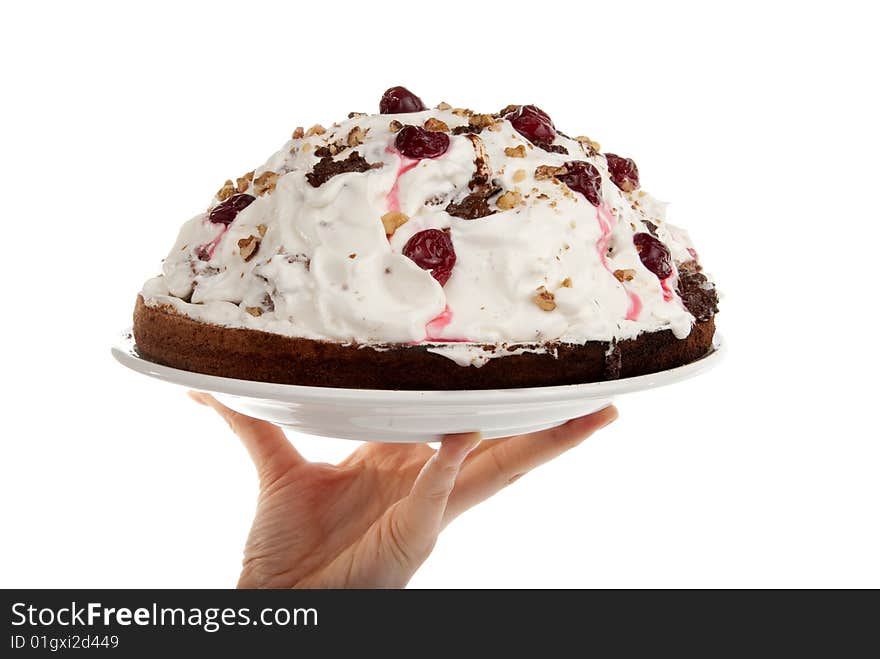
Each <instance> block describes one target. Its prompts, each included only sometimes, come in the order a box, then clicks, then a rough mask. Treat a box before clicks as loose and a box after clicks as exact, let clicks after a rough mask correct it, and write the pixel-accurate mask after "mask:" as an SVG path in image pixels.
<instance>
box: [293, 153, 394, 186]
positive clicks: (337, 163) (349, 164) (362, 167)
mask: <svg viewBox="0 0 880 659" xmlns="http://www.w3.org/2000/svg"><path fill="white" fill-rule="evenodd" d="M381 166H382V163H374V164H370V163H368V162H367V161H366V160H365V159H364V157H363V156H362V155H361V154H360V153H359V152H357V151H352V152H351V153H349V154H348V158H345V159H344V160H333V158H331V157H324V158H321V159H320V160H319V161H318V162H317V163H315V166H314V168H313V169H312V171H310V172H309V173H308V174H306V180H307V181H308V182H309V185H311V186H312V187H313V188H319V187H321V186H322V185H323V184H324V183H326V182H327V181H329V180H330V179H331V178H333V177H334V176H336V175H337V174H346V173H348V172H366V171H368V170H370V169H375V168H376V167H381Z"/></svg>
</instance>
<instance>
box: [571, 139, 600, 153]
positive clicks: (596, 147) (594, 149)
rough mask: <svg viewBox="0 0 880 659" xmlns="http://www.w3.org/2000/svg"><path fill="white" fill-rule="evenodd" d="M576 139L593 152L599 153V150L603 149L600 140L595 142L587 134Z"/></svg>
mask: <svg viewBox="0 0 880 659" xmlns="http://www.w3.org/2000/svg"><path fill="white" fill-rule="evenodd" d="M574 139H575V140H577V141H578V142H580V144H581V146H583V147H584V148H585V149H588V150H589V151H592V152H593V153H599V151H601V150H602V146H601V145H600V144H599V143H598V142H594V141H593V140H591V139H590V138H589V137H587V136H586V135H578V136H577V137H576V138H574Z"/></svg>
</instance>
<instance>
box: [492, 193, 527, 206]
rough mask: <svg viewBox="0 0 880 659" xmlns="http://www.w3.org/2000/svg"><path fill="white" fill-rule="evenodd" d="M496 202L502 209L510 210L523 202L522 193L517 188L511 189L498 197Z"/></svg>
mask: <svg viewBox="0 0 880 659" xmlns="http://www.w3.org/2000/svg"><path fill="white" fill-rule="evenodd" d="M495 203H496V204H497V205H498V208H500V209H501V210H503V211H509V210H510V209H511V208H516V207H517V206H519V205H520V204H521V203H522V195H521V194H520V193H519V192H516V191H515V190H510V191H508V192H505V193H504V194H503V195H501V196H500V197H498V199H497V200H496V201H495Z"/></svg>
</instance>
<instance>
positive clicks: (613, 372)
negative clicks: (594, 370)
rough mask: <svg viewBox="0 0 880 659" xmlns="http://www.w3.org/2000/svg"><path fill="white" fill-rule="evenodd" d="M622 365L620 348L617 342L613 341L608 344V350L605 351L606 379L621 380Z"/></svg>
mask: <svg viewBox="0 0 880 659" xmlns="http://www.w3.org/2000/svg"><path fill="white" fill-rule="evenodd" d="M620 365H621V358H620V346H619V345H618V344H617V341H611V342H610V343H609V344H608V350H606V351H605V378H606V379H608V380H617V379H619V378H620Z"/></svg>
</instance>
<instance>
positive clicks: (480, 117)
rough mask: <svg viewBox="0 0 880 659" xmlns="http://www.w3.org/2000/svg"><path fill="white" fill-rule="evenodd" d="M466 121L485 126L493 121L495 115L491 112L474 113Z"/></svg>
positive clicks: (472, 124)
mask: <svg viewBox="0 0 880 659" xmlns="http://www.w3.org/2000/svg"><path fill="white" fill-rule="evenodd" d="M468 123H469V124H470V125H471V126H479V127H480V128H486V127H488V126H491V125H492V124H494V123H495V117H493V116H492V115H491V114H475V115H473V116H471V118H470V119H468Z"/></svg>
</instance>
